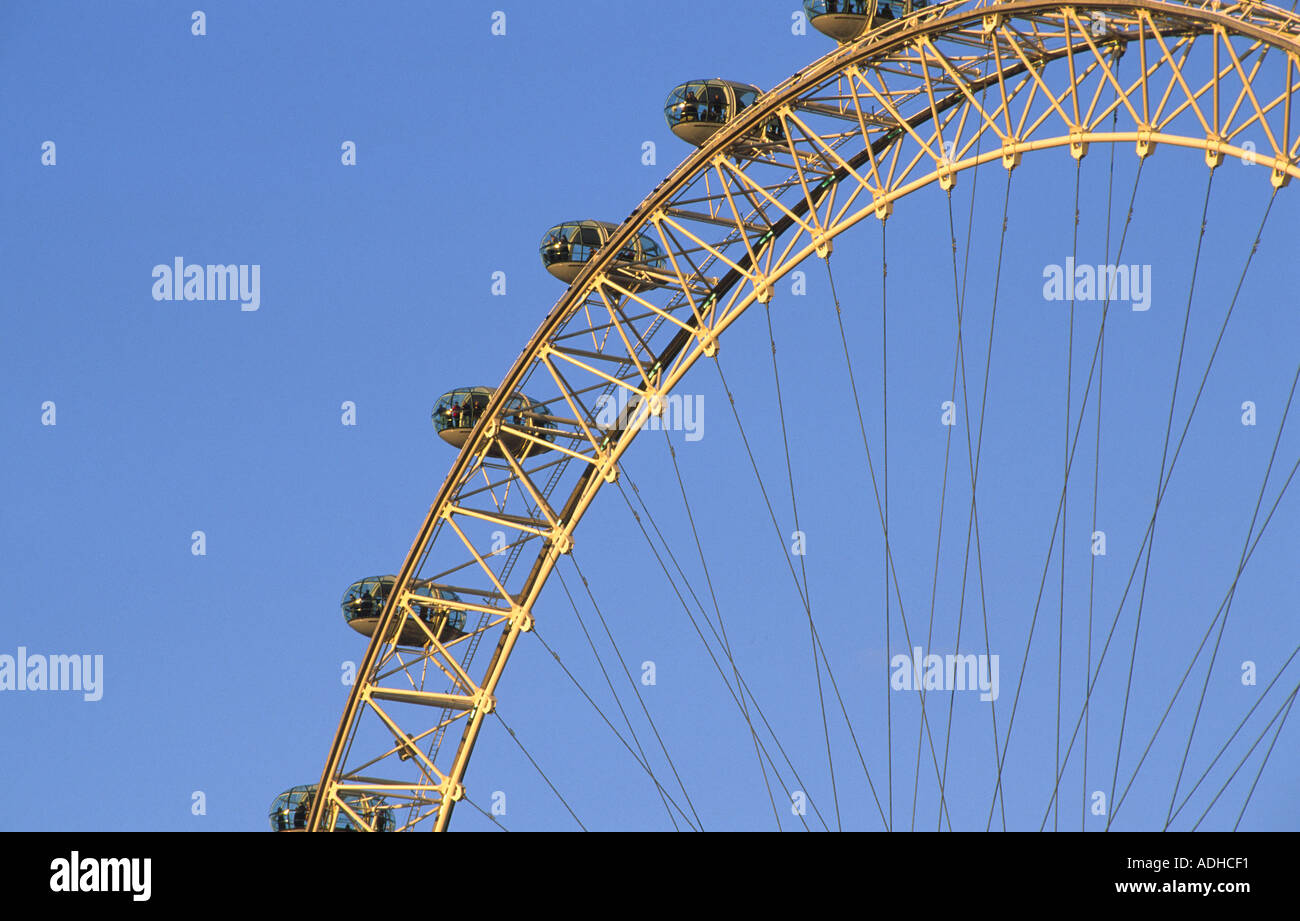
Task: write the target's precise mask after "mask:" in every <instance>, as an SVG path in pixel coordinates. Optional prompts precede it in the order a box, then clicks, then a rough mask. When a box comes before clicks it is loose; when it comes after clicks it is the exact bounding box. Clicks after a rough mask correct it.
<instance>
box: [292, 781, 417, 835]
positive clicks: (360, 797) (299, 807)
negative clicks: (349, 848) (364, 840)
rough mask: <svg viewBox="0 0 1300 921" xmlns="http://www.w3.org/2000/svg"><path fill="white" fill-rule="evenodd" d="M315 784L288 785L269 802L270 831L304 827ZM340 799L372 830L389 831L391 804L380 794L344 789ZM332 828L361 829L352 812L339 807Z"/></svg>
mask: <svg viewBox="0 0 1300 921" xmlns="http://www.w3.org/2000/svg"><path fill="white" fill-rule="evenodd" d="M318 787H319V785H318V784H314V783H313V784H304V785H303V786H300V787H290V788H289V789H288V790H285V791H284V792H283V793H281V794H280V795H279V796H277V797H276V798H275V800H274V801H273V802H272V803H271V812H270V815H269V818H270V820H271V830H272V831H306V830H307V815H308V813H310V812H311V804H312V800H314V799H315V798H316V790H317V789H318ZM342 798H343V801H344V802H346V803H347V804H348V806H349V807H350V808H351V809H352V810H353V811H354V812H356V814H357V815H359V816H361V817H362V818H363V819H365V820H366V823H367V824H369V825H370V826H371V827H372V828H374V830H375V831H392V830H393V816H392V813H391V807H389V805H388V804H387V803H385V802H384V801H383V800H382V799H381V798H379V797H377V796H373V795H370V794H367V793H344V794H342ZM334 830H335V831H360V830H361V829H360V828H359V827H358V826H357V824H356V822H354V821H353V820H352V816H350V815H348V814H347V813H346V812H344V811H343V810H342V809H340V810H339V814H338V817H337V818H336V819H335V820H334Z"/></svg>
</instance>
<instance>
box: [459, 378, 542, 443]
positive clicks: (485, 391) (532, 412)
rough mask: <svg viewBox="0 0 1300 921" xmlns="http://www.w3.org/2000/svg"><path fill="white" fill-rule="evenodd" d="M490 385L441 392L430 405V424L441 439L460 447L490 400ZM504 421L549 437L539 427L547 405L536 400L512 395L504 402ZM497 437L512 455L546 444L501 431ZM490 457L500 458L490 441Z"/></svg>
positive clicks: (520, 395) (484, 411)
mask: <svg viewBox="0 0 1300 921" xmlns="http://www.w3.org/2000/svg"><path fill="white" fill-rule="evenodd" d="M492 393H493V390H492V388H491V387H462V388H460V389H459V390H452V391H451V392H449V393H444V394H443V395H442V396H440V397H439V398H438V402H437V403H435V404H434V406H433V427H434V430H435V431H437V433H438V435H439V436H440V437H441V438H442V440H443V441H445V442H447V443H448V444H450V445H454V446H455V447H457V448H463V447H464V446H465V442H467V441H468V440H469V436H470V433H471V432H473V430H474V426H476V425H478V422H479V419H481V418H482V417H483V414H484V413H486V412H487V407H488V401H489V400H491V399H492ZM505 409H506V412H505V416H504V421H505V423H506V424H507V425H511V426H514V427H516V428H521V429H531V430H533V432H534V434H535V437H537V438H540V439H542V441H543V442H549V441H551V439H552V436H551V435H550V434H548V433H546V432H545V431H541V430H539V429H540V428H541V427H542V426H544V424H545V419H546V418H547V417H549V416H550V415H551V410H550V407H548V406H544V405H542V404H541V403H536V402H534V401H533V400H530V399H528V398H527V397H525V396H523V395H522V394H515V395H514V396H512V397H510V399H509V400H507V401H506V407H505ZM500 440H501V441H502V442H503V443H504V444H505V445H506V447H507V448H508V449H509V451H510V454H511V456H512V457H521V456H524V455H528V456H531V455H534V454H543V453H545V452H547V451H549V450H551V449H550V448H549V447H547V446H545V445H544V444H540V443H538V442H536V441H532V440H531V439H528V438H524V437H522V436H520V435H516V434H514V433H513V432H505V433H503V434H502V435H501V438H500ZM487 453H488V454H489V455H490V456H492V457H503V456H504V455H503V454H502V452H501V450H500V449H499V448H498V447H497V445H496V443H495V442H494V443H493V444H492V446H491V447H490V448H489V449H488V452H487Z"/></svg>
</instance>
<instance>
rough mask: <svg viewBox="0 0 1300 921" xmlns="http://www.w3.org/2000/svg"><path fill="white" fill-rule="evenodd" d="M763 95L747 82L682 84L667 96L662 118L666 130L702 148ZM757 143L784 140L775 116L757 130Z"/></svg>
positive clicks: (712, 81) (722, 81)
mask: <svg viewBox="0 0 1300 921" xmlns="http://www.w3.org/2000/svg"><path fill="white" fill-rule="evenodd" d="M761 95H762V93H761V91H760V90H759V88H758V87H756V86H751V85H750V84H748V83H732V82H731V81H729V80H692V81H691V82H690V83H683V84H682V85H681V86H679V87H677V88H676V89H674V90H673V91H672V92H671V93H669V94H668V101H667V102H665V103H664V117H665V118H666V119H668V127H669V128H671V129H672V130H673V134H675V135H677V136H678V137H679V138H681V139H682V140H683V141H686V142H687V143H688V144H694V145H695V146H696V147H701V146H703V145H704V143H705V142H707V141H708V139H709V138H711V137H713V135H714V133H716V132H717V131H718V129H719V128H721V127H722V126H723V125H725V124H727V123H728V122H730V121H733V120H735V119H736V118H739V117H740V116H741V114H742V113H743V112H744V111H745V110H746V109H748V108H749V107H750V106H752V105H753V104H754V103H756V102H757V101H758V97H759V96H761ZM754 140H756V141H767V142H776V141H783V140H785V130H784V129H783V128H782V127H781V120H780V119H779V118H776V117H775V116H774V117H772V118H770V119H768V120H767V121H766V122H764V123H763V125H762V126H761V127H760V128H759V129H757V131H756V132H755V135H754Z"/></svg>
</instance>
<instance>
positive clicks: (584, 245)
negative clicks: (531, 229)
mask: <svg viewBox="0 0 1300 921" xmlns="http://www.w3.org/2000/svg"><path fill="white" fill-rule="evenodd" d="M617 230H618V226H617V225H616V224H607V223H605V222H604V221H566V222H565V223H563V224H557V225H555V226H554V227H552V228H551V229H550V230H548V231H546V233H545V234H543V235H542V243H541V247H540V252H541V256H542V265H544V266H546V270H547V271H548V272H550V273H551V274H552V275H554V276H555V277H556V278H558V279H560V281H562V282H564V283H565V284H572V283H573V280H574V279H576V278H577V277H578V274H579V273H580V272H581V271H582V268H583V266H585V265H586V264H587V263H588V262H590V261H591V260H592V258H593V257H595V255H596V254H597V253H598V252H600V250H601V248H602V247H603V246H604V245H605V244H606V243H608V242H609V240H610V238H611V237H613V235H614V233H615V232H616V231H617ZM615 258H616V271H615V273H614V274H615V276H616V278H615V280H616V281H618V282H619V283H620V284H623V285H624V286H626V287H629V288H631V289H632V290H636V289H638V288H641V287H646V286H648V285H652V284H653V283H654V278H653V273H654V272H655V271H656V270H658V269H661V268H662V267H663V263H664V254H663V250H662V249H660V247H659V244H657V243H655V242H654V241H653V240H651V239H650V238H649V237H647V236H646V235H645V234H638V235H637V236H635V237H634V238H633V239H632V240H631V241H630V242H628V243H627V244H626V245H625V246H624V247H623V248H622V249H620V250H619V251H618V254H617V256H616V257H615ZM619 268H621V269H622V271H617V269H619Z"/></svg>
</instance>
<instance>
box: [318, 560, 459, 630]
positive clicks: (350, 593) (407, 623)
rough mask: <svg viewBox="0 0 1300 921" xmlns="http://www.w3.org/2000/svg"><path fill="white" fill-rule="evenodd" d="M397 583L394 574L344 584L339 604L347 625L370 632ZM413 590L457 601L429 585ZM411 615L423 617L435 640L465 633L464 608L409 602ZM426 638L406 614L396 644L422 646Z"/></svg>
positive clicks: (455, 598) (376, 623)
mask: <svg viewBox="0 0 1300 921" xmlns="http://www.w3.org/2000/svg"><path fill="white" fill-rule="evenodd" d="M396 585H397V577H396V576H372V577H371V578H369V579H361V580H360V581H358V582H353V583H352V584H351V585H349V586H348V590H347V591H346V592H344V593H343V601H342V603H341V604H340V607H341V608H342V609H343V619H344V620H345V621H346V622H347V625H348V626H349V627H351V628H352V629H353V630H355V631H357V632H358V633H360V634H362V635H363V636H374V634H375V629H376V628H377V627H378V626H379V619H380V617H381V616H382V615H383V613H384V605H385V604H386V603H387V602H388V598H389V596H390V595H391V594H392V593H393V588H394V587H395V586H396ZM415 591H416V592H417V593H418V594H420V595H423V596H425V597H428V598H436V599H439V600H441V601H454V602H459V601H460V598H459V597H458V596H457V595H456V593H455V592H452V591H449V590H448V589H445V588H438V587H436V586H433V585H429V586H416V588H415ZM411 610H412V611H413V612H414V613H415V616H416V617H418V618H420V620H422V621H424V623H425V625H426V626H428V628H429V631H430V632H431V633H432V634H433V635H434V636H436V637H437V638H438V640H439V642H442V643H447V642H450V641H451V640H454V639H457V638H458V637H462V636H464V635H465V612H464V611H461V610H457V609H455V608H451V607H445V606H443V605H425V604H412V605H411ZM428 642H429V637H428V634H426V633H425V632H424V631H423V630H422V629H421V628H420V625H419V624H416V623H413V622H412V621H411V620H410V619H409V618H407V619H406V620H404V621H403V622H402V629H401V632H400V633H399V635H398V638H397V645H398V646H424V645H426V644H427V643H428Z"/></svg>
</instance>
